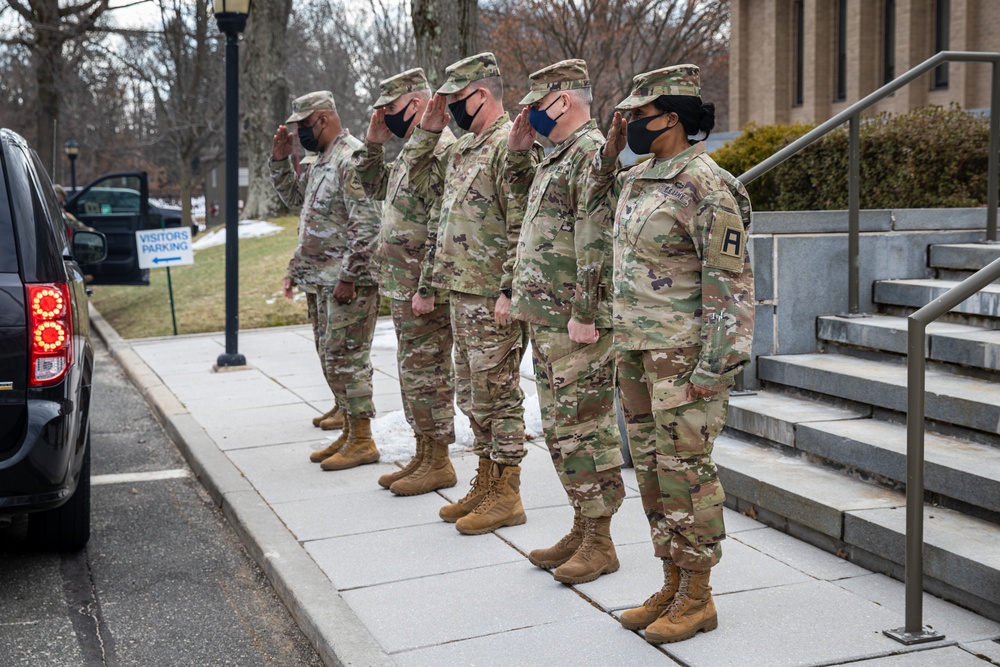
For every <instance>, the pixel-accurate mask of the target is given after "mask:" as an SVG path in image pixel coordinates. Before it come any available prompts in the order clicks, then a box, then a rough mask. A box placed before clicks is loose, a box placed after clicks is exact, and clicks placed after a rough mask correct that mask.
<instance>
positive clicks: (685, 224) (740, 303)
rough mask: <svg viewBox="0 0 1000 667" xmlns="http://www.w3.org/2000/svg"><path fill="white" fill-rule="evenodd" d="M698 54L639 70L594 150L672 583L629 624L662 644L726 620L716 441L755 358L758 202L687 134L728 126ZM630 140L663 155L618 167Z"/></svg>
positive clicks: (633, 403)
mask: <svg viewBox="0 0 1000 667" xmlns="http://www.w3.org/2000/svg"><path fill="white" fill-rule="evenodd" d="M700 88H701V87H700V74H699V70H698V68H697V67H695V66H694V65H676V66H674V67H667V68H664V69H659V70H655V71H652V72H646V73H643V74H639V75H638V76H636V77H635V78H634V79H633V90H632V93H631V95H629V96H628V97H627V98H625V99H624V100H623V101H622V102H621V103H620V104H619V105H618V107H617V108H618V109H620V110H628V111H630V112H631V119H630V122H628V124H627V125H626V123H625V120H624V119H623V118H622V115H621V114H620V113H618V112H616V113H615V116H614V121H613V123H612V126H611V131H610V132H609V134H608V140H607V143H606V144H605V146H604V148H603V150H602V151H601V153H600V154H599V155H598V156H597V157H595V159H594V162H593V165H592V169H591V173H590V180H589V187H588V196H587V208H588V210H589V211H591V212H592V213H596V212H599V211H600V210H601V209H604V210H606V211H615V215H614V297H613V299H614V304H613V306H614V317H613V322H614V338H615V348H616V350H617V354H616V361H617V365H618V388H619V392H620V395H621V400H622V408H623V411H624V413H625V421H626V425H627V431H628V437H629V447H630V449H631V453H632V460H633V461H634V462H635V470H636V477H637V478H638V481H639V486H640V492H641V495H642V504H643V508H644V509H645V512H646V518H647V519H648V520H649V526H650V533H651V536H652V540H653V551H654V553H655V554H656V556H657V557H659V558H660V559H661V560H662V561H663V572H664V584H663V587H662V589H661V590H659V591H657V592H656V593H654V594H653V595H652V596H651V597H650V598H649V599H648V600H646V601H645V602H644V603H643V605H642V606H640V607H636V608H635V609H629V610H628V611H626V612H624V613H623V614H622V616H621V623H622V625H624V626H625V627H626V628H629V629H633V630H635V629H640V628H645V629H646V640H647V641H649V642H653V643H660V642H675V641H681V640H683V639H688V638H689V637H692V636H694V635H695V633H697V632H698V631H704V632H707V631H709V630H713V629H715V628H716V627H717V626H718V619H717V616H716V612H715V603H714V602H713V601H712V595H711V591H712V589H711V586H709V576H710V573H711V568H712V567H713V566H714V565H715V564H716V563H718V562H719V558H720V557H721V555H722V549H721V546H720V543H721V541H722V540H723V539H724V538H725V535H726V532H725V526H724V525H723V518H722V503H723V500H724V499H725V494H724V493H723V490H722V485H721V484H720V483H719V478H718V474H717V472H716V467H715V463H714V461H713V460H712V446H713V444H714V442H715V438H716V436H718V434H719V432H720V431H721V430H722V427H723V425H724V424H725V421H726V411H727V408H728V405H729V387H730V386H731V385H732V383H733V378H734V376H735V375H736V373H737V372H739V370H740V368H742V367H743V365H744V364H745V363H746V362H747V360H748V359H749V357H750V346H751V342H752V337H753V318H754V295H753V275H752V274H751V270H750V262H749V255H748V253H747V243H746V240H747V239H746V236H747V227H748V226H749V224H750V200H749V199H748V198H747V194H746V190H745V189H744V188H743V186H742V184H740V183H739V182H738V181H736V179H735V178H733V176H732V175H731V174H729V173H728V172H727V171H725V170H723V169H721V168H720V167H719V166H718V165H717V164H715V162H714V161H713V160H712V159H711V158H710V157H709V156H708V155H707V154H706V153H705V144H704V142H695V143H694V144H693V145H692V143H691V142H690V141H689V139H688V137H689V136H692V135H697V134H700V133H702V132H704V133H705V136H706V137H707V136H708V133H709V132H710V131H711V130H712V128H713V127H714V126H715V107H714V106H713V105H711V104H703V103H702V100H701V97H700ZM626 142H627V143H628V146H629V148H631V149H632V150H633V151H634V152H635V153H636V154H638V155H644V154H647V153H652V154H653V157H652V159H650V160H648V161H646V162H644V163H642V164H640V165H637V166H635V167H633V168H631V169H629V170H627V171H624V172H618V171H617V168H616V162H617V158H618V154H619V153H620V152H621V151H622V149H623V148H624V147H625V144H626Z"/></svg>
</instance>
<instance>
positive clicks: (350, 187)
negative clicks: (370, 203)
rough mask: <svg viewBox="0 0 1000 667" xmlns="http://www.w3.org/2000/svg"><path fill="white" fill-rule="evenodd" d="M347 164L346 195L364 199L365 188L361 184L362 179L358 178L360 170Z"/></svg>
mask: <svg viewBox="0 0 1000 667" xmlns="http://www.w3.org/2000/svg"><path fill="white" fill-rule="evenodd" d="M345 166H346V169H345V171H346V173H345V177H346V178H345V182H344V196H345V197H347V198H349V199H364V198H365V196H366V195H365V189H364V188H363V187H362V186H361V179H360V178H358V172H356V171H354V168H353V167H351V166H350V165H345Z"/></svg>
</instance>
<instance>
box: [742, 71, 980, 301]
mask: <svg viewBox="0 0 1000 667" xmlns="http://www.w3.org/2000/svg"><path fill="white" fill-rule="evenodd" d="M946 62H989V63H993V78H992V88H991V91H990V109H991V110H997V109H1000V53H989V52H976V51H941V52H939V53H937V54H935V55H933V56H932V57H930V58H928V59H927V60H925V61H924V62H922V63H921V64H919V65H917V66H916V67H914V68H913V69H911V70H910V71H908V72H906V73H905V74H902V75H901V76H900V77H899V78H897V79H894V80H892V81H890V82H889V83H887V84H885V85H884V86H882V87H881V88H879V89H878V90H876V91H875V92H873V93H871V94H870V95H868V96H866V97H864V98H862V99H860V100H858V101H857V102H855V103H854V104H852V105H851V106H849V107H847V108H846V109H844V110H843V111H841V112H840V113H838V114H837V115H836V116H834V117H833V118H831V119H830V120H828V121H826V122H825V123H822V124H821V125H819V126H817V127H815V128H813V129H812V130H810V131H809V132H807V133H806V134H804V135H802V136H801V137H799V138H798V139H796V140H795V141H793V142H792V143H790V144H788V145H787V146H785V147H784V148H782V149H781V150H780V151H778V152H777V153H775V154H774V155H772V156H771V157H769V158H767V159H766V160H764V161H763V162H761V163H760V164H758V165H757V166H756V167H753V168H751V169H750V170H748V171H746V172H744V173H743V174H741V175H740V176H739V180H740V181H741V182H742V183H743V184H744V185H746V184H748V183H751V182H753V181H754V180H756V179H758V178H760V177H761V176H763V175H764V174H766V173H767V172H768V171H770V170H771V169H774V168H775V167H777V166H778V165H779V164H781V163H782V162H784V161H785V160H787V159H788V158H790V157H792V156H793V155H795V154H796V153H798V152H800V151H801V150H802V149H804V148H806V147H808V146H810V145H812V144H813V143H815V142H816V141H818V140H819V139H821V138H822V137H824V136H826V135H827V134H829V133H830V132H832V131H833V130H835V129H837V128H838V127H840V126H841V125H843V124H844V123H850V126H849V132H850V159H849V163H848V308H847V313H848V315H858V314H860V305H859V304H860V301H861V299H860V294H861V286H860V283H859V276H860V273H861V271H860V263H859V260H858V256H859V253H860V240H859V237H860V224H859V220H860V207H861V205H860V202H861V194H860V193H861V184H860V176H859V172H860V168H859V164H860V150H859V145H858V144H859V139H858V137H859V134H860V121H861V112H863V111H865V110H867V109H869V108H870V107H872V106H873V105H875V103H877V102H879V101H880V100H882V99H884V98H885V97H888V96H889V95H892V94H893V93H894V92H896V91H897V90H899V89H900V88H902V87H903V86H905V85H907V84H909V83H911V82H912V81H914V80H915V79H917V78H919V77H920V76H922V75H924V74H926V73H927V72H930V71H931V70H933V69H934V68H935V67H937V66H939V65H941V64H943V63H946ZM998 149H1000V113H996V112H993V113H990V147H989V167H988V170H987V176H986V185H987V188H986V189H987V199H986V239H987V241H990V242H995V241H996V240H997V198H998V197H997V194H998V193H997V190H998V186H997V184H998V181H997V176H998V152H1000V150H998Z"/></svg>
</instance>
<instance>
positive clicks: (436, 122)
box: [420, 94, 451, 132]
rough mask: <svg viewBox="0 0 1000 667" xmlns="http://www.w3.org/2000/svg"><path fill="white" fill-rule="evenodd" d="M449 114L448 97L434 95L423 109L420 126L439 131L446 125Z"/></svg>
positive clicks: (429, 130) (449, 117)
mask: <svg viewBox="0 0 1000 667" xmlns="http://www.w3.org/2000/svg"><path fill="white" fill-rule="evenodd" d="M450 120H451V114H449V113H448V98H447V97H445V96H444V95H437V94H436V95H434V97H432V98H431V101H430V102H428V103H427V108H426V109H424V115H423V117H422V118H421V119H420V127H421V128H422V129H424V130H427V131H428V132H440V131H441V130H443V129H444V128H446V127H448V122H449V121H450Z"/></svg>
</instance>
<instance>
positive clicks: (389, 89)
mask: <svg viewBox="0 0 1000 667" xmlns="http://www.w3.org/2000/svg"><path fill="white" fill-rule="evenodd" d="M418 90H430V86H429V85H428V84H427V75H426V74H424V70H423V69H421V68H420V67H417V68H416V69H408V70H406V71H405V72H403V73H402V74H397V75H396V76H391V77H389V78H388V79H386V80H384V81H382V83H380V84H378V92H379V98H378V99H377V100H375V108H376V109H381V108H382V107H384V106H387V105H389V104H392V103H393V102H394V101H396V100H397V99H399V98H400V97H402V96H403V95H406V94H407V93H415V92H417V91H418Z"/></svg>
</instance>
